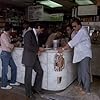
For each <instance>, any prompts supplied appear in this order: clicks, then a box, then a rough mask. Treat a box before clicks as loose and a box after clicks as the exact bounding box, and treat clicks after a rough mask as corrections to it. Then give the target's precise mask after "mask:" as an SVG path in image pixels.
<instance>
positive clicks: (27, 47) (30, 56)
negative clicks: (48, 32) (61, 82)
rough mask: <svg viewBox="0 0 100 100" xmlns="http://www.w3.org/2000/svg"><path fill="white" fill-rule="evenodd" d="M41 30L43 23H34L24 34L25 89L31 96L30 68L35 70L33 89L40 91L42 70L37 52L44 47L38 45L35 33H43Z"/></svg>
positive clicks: (27, 94)
mask: <svg viewBox="0 0 100 100" xmlns="http://www.w3.org/2000/svg"><path fill="white" fill-rule="evenodd" d="M43 30H44V26H43V25H36V26H35V28H33V30H30V31H28V32H26V34H25V36H24V51H23V56H22V63H23V64H24V65H25V91H26V96H28V97H31V96H32V86H31V81H32V69H34V71H35V72H36V78H35V82H34V90H35V91H41V86H42V78H43V70H42V68H41V65H40V62H39V58H38V52H42V51H44V48H41V47H39V46H38V37H37V35H38V34H40V33H43Z"/></svg>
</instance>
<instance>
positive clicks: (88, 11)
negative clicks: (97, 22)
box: [78, 5, 97, 16]
mask: <svg viewBox="0 0 100 100" xmlns="http://www.w3.org/2000/svg"><path fill="white" fill-rule="evenodd" d="M82 15H97V5H88V6H78V16H82Z"/></svg>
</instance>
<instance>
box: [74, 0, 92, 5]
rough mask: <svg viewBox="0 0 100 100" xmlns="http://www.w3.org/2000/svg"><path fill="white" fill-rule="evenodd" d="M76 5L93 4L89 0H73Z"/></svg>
mask: <svg viewBox="0 0 100 100" xmlns="http://www.w3.org/2000/svg"><path fill="white" fill-rule="evenodd" d="M75 2H76V3H77V4H78V5H90V4H93V2H92V1H91V0H75Z"/></svg>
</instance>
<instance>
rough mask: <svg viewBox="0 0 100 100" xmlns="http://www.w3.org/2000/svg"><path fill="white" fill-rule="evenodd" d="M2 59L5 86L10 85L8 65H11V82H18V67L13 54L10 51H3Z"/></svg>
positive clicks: (2, 79)
mask: <svg viewBox="0 0 100 100" xmlns="http://www.w3.org/2000/svg"><path fill="white" fill-rule="evenodd" d="M1 61H2V78H1V81H2V84H1V85H2V86H3V87H5V86H7V85H8V78H7V73H8V65H9V66H10V67H11V81H10V82H11V83H15V82H16V74H17V67H16V65H15V62H14V60H13V58H12V56H11V53H10V52H7V51H2V52H1Z"/></svg>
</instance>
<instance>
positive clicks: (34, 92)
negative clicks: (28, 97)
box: [32, 89, 44, 94]
mask: <svg viewBox="0 0 100 100" xmlns="http://www.w3.org/2000/svg"><path fill="white" fill-rule="evenodd" d="M32 93H33V94H44V92H43V91H42V90H41V91H37V90H35V89H33V90H32Z"/></svg>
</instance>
